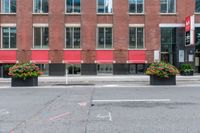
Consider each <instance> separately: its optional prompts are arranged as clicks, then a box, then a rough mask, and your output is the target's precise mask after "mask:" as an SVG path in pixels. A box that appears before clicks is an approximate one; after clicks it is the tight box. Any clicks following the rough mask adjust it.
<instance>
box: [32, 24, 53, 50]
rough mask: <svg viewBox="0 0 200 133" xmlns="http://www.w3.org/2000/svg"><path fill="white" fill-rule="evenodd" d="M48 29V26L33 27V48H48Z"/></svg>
mask: <svg viewBox="0 0 200 133" xmlns="http://www.w3.org/2000/svg"><path fill="white" fill-rule="evenodd" d="M48 43H49V29H48V27H35V28H34V48H48Z"/></svg>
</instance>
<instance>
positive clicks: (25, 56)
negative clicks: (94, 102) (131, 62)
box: [0, 0, 200, 63]
mask: <svg viewBox="0 0 200 133" xmlns="http://www.w3.org/2000/svg"><path fill="white" fill-rule="evenodd" d="M194 12H195V1H194V0H176V13H175V14H160V0H144V14H140V15H134V14H129V12H128V0H113V14H108V15H102V14H97V13H96V0H82V1H81V13H80V14H65V0H49V13H48V14H33V1H32V0H17V13H16V14H0V24H9V23H12V24H13V23H15V24H16V27H17V60H18V61H19V62H28V61H30V60H31V50H33V49H32V46H33V24H37V23H45V24H48V27H49V55H48V56H49V60H50V61H51V63H62V62H63V58H64V46H65V24H80V25H81V49H82V50H81V58H82V61H83V63H95V60H96V42H97V38H96V29H97V24H112V25H113V60H114V61H115V63H127V60H128V51H129V49H128V42H129V24H144V31H145V37H144V42H145V43H144V44H145V49H144V50H145V53H146V60H147V62H148V63H150V62H153V60H154V57H153V56H154V50H159V49H160V27H159V24H161V23H165V24H167V23H178V24H180V23H181V24H184V21H185V17H186V16H190V15H193V14H194ZM195 19H196V23H200V15H195Z"/></svg>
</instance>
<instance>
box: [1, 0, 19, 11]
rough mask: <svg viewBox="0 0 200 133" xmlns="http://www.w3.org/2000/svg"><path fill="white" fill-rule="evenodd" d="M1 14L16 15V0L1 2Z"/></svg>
mask: <svg viewBox="0 0 200 133" xmlns="http://www.w3.org/2000/svg"><path fill="white" fill-rule="evenodd" d="M1 13H16V0H1Z"/></svg>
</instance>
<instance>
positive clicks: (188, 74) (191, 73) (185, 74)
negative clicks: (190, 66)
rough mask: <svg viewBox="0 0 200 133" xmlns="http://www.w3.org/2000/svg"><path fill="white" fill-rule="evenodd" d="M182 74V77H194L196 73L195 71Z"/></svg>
mask: <svg viewBox="0 0 200 133" xmlns="http://www.w3.org/2000/svg"><path fill="white" fill-rule="evenodd" d="M180 74H181V75H182V76H193V75H194V72H193V71H190V72H183V71H181V72H180Z"/></svg>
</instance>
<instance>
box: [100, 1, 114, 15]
mask: <svg viewBox="0 0 200 133" xmlns="http://www.w3.org/2000/svg"><path fill="white" fill-rule="evenodd" d="M105 1H106V0H104V5H105ZM111 1H112V12H111V13H109V12H105V6H104V12H98V10H99V0H96V13H97V14H105V15H109V14H110V15H112V14H113V9H114V6H113V5H114V3H113V2H114V0H111Z"/></svg>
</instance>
